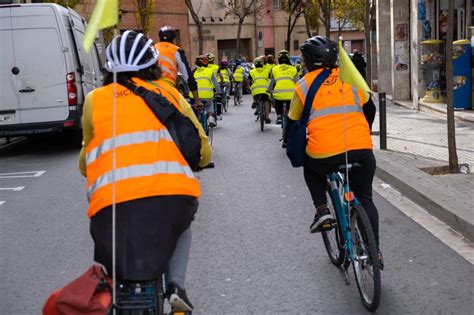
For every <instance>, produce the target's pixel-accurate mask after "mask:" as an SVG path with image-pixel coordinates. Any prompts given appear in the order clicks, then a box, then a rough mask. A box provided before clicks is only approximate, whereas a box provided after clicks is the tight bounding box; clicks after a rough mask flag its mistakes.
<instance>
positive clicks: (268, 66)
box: [263, 63, 276, 73]
mask: <svg viewBox="0 0 474 315" xmlns="http://www.w3.org/2000/svg"><path fill="white" fill-rule="evenodd" d="M275 66H276V64H274V63H267V64H265V65H264V66H263V67H264V68H265V69H267V70H268V73H271V72H272V69H273V68H274V67H275Z"/></svg>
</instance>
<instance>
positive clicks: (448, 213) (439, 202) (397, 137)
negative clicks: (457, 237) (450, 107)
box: [372, 100, 474, 241]
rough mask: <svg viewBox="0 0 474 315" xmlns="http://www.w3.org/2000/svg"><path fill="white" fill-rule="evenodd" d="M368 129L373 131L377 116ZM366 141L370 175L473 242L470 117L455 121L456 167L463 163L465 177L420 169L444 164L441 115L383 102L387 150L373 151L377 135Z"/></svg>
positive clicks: (473, 162) (445, 143)
mask: <svg viewBox="0 0 474 315" xmlns="http://www.w3.org/2000/svg"><path fill="white" fill-rule="evenodd" d="M469 114H470V113H469ZM473 117H474V115H473ZM373 130H374V131H378V130H379V117H378V115H377V117H376V119H375V122H374V126H373ZM372 139H373V142H374V148H375V149H376V150H375V151H376V152H375V154H376V157H377V173H376V175H377V176H378V177H379V178H380V179H382V180H383V181H384V182H386V183H388V184H390V185H391V186H393V187H395V188H396V189H397V190H399V191H400V192H401V193H402V194H404V195H405V196H406V197H408V198H409V199H411V200H412V201H414V202H415V203H417V204H418V205H420V206H421V207H422V208H424V209H425V210H427V211H428V212H430V213H431V214H432V215H434V216H436V217H437V218H438V219H440V220H442V221H443V222H445V223H446V224H448V225H449V226H451V227H452V228H453V229H454V230H456V231H458V232H459V233H461V234H462V235H463V236H464V237H466V238H467V239H469V240H471V241H474V194H473V193H472V192H473V191H474V119H473V122H470V121H468V120H460V119H456V144H457V148H458V149H457V154H458V159H459V163H460V164H462V163H466V164H468V165H469V167H470V169H471V172H472V173H470V174H447V175H430V174H428V173H426V172H425V171H423V170H421V169H420V168H425V167H435V166H444V165H448V141H447V123H446V115H444V114H442V113H429V112H418V111H416V110H413V109H407V108H404V107H400V106H397V105H394V104H393V103H392V101H390V100H387V148H388V150H377V149H379V143H380V139H379V136H373V137H372Z"/></svg>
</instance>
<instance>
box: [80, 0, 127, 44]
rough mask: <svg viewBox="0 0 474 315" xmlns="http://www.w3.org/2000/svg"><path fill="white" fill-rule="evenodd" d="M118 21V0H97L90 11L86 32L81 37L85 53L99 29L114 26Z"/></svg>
mask: <svg viewBox="0 0 474 315" xmlns="http://www.w3.org/2000/svg"><path fill="white" fill-rule="evenodd" d="M117 23H118V0H97V2H96V4H95V7H94V11H93V12H92V15H91V18H90V20H89V23H88V24H87V28H86V33H85V34H84V37H83V38H82V45H84V49H85V50H86V52H87V53H89V52H90V50H91V47H92V44H93V43H94V39H95V35H96V34H97V32H98V31H99V30H101V29H104V28H107V27H111V26H114V25H116V24H117Z"/></svg>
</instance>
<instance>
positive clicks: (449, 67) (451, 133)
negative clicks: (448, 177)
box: [446, 1, 459, 173]
mask: <svg viewBox="0 0 474 315" xmlns="http://www.w3.org/2000/svg"><path fill="white" fill-rule="evenodd" d="M453 25H454V1H449V4H448V29H447V34H446V35H447V38H446V94H447V95H446V96H447V108H446V110H447V119H448V151H449V171H450V172H451V173H457V172H458V171H459V165H458V154H457V152H456V130H455V124H454V101H453V31H454V30H453Z"/></svg>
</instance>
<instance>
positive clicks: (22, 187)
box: [0, 186, 25, 191]
mask: <svg viewBox="0 0 474 315" xmlns="http://www.w3.org/2000/svg"><path fill="white" fill-rule="evenodd" d="M23 189H25V186H18V187H7V188H1V187H0V190H12V191H20V190H23Z"/></svg>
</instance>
